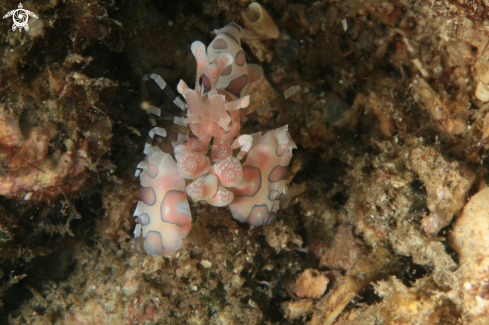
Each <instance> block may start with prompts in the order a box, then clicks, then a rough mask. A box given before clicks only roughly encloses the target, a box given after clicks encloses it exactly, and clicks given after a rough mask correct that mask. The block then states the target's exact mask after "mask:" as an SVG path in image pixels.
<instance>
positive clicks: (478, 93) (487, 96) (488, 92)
mask: <svg viewBox="0 0 489 325" xmlns="http://www.w3.org/2000/svg"><path fill="white" fill-rule="evenodd" d="M475 97H477V99H478V100H480V101H481V102H489V89H488V88H487V86H486V85H484V84H483V83H482V82H481V81H479V83H478V84H477V88H475Z"/></svg>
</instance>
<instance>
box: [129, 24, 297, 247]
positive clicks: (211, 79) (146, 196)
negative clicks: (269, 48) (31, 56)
mask: <svg viewBox="0 0 489 325" xmlns="http://www.w3.org/2000/svg"><path fill="white" fill-rule="evenodd" d="M214 32H215V34H216V37H215V38H214V40H213V41H212V42H211V43H210V45H209V47H208V48H207V49H206V47H205V45H204V44H203V43H201V42H199V41H195V42H193V43H192V45H191V51H192V53H193V55H194V56H195V59H196V61H197V74H196V82H195V89H191V88H189V87H188V86H187V84H186V83H185V82H184V81H183V80H180V82H179V83H178V85H177V90H178V92H179V93H180V94H181V95H182V96H183V98H184V99H185V101H184V100H182V99H181V98H180V97H179V96H177V95H176V94H175V93H174V92H173V91H172V90H171V89H170V88H169V87H167V84H166V82H165V81H164V80H163V78H161V77H160V76H159V75H156V74H149V75H146V76H144V77H143V80H149V79H153V80H154V81H155V82H156V83H157V84H158V86H159V87H160V88H161V89H162V90H163V91H164V92H165V93H166V95H167V96H168V97H169V98H170V99H171V100H172V101H173V102H174V103H175V104H176V105H177V106H178V107H180V108H181V109H182V110H183V111H184V112H186V115H187V117H185V118H180V117H173V120H174V123H176V124H179V125H182V126H188V127H189V128H190V130H191V131H192V133H193V135H192V136H190V137H188V136H186V135H184V134H179V133H176V132H173V131H171V130H166V129H163V128H160V127H154V128H153V129H152V130H151V131H150V132H149V136H148V141H147V143H146V145H145V149H144V153H145V154H146V157H145V159H144V160H143V161H142V162H141V163H139V165H138V166H137V170H136V176H139V177H140V182H141V188H140V193H139V201H138V204H137V206H136V211H135V212H134V216H135V217H137V224H136V229H135V231H134V235H135V238H136V243H137V246H138V247H139V244H140V242H141V241H142V244H143V247H144V249H145V250H146V252H148V253H149V254H151V255H158V256H163V255H171V254H173V253H174V252H176V251H177V250H178V249H179V248H180V246H181V244H182V238H184V237H185V236H186V235H187V234H188V232H189V231H190V225H191V219H192V218H191V215H190V208H189V204H188V201H187V195H188V196H190V197H191V198H192V199H194V200H196V201H201V200H202V201H205V202H207V203H209V204H211V205H214V206H218V207H223V206H229V207H230V210H231V213H232V215H233V217H234V218H235V219H237V220H239V221H241V222H247V223H249V224H251V225H253V226H259V225H262V224H264V223H268V222H270V221H271V220H272V219H273V218H274V217H275V214H276V213H277V211H278V209H279V198H280V196H281V195H282V194H284V193H285V175H286V172H287V168H288V165H289V162H290V159H291V158H292V149H295V148H296V145H295V143H294V141H293V140H292V138H291V137H290V134H289V132H288V130H287V126H284V127H281V128H278V129H276V130H272V131H269V132H266V133H265V134H263V135H262V134H261V133H256V134H252V135H248V134H242V135H239V134H238V133H239V130H240V128H241V123H242V122H243V121H244V120H245V119H246V117H244V114H245V109H246V108H247V107H248V105H249V104H250V100H251V99H250V95H248V85H249V84H251V83H253V82H255V81H257V80H259V79H260V78H262V76H263V70H262V69H261V67H259V66H258V65H254V64H247V63H246V60H245V53H244V51H243V49H242V47H241V39H242V38H250V37H253V35H252V32H250V31H248V30H245V29H242V28H241V27H240V26H239V25H237V24H236V23H230V24H228V25H226V26H225V27H223V28H221V29H218V30H214ZM299 90H300V87H299V86H293V87H291V88H289V89H287V90H286V91H285V92H284V93H283V94H281V95H280V96H279V97H278V98H276V99H274V100H273V101H272V102H270V103H269V104H266V105H265V106H263V107H261V108H259V109H258V110H256V111H254V112H246V114H247V116H248V118H252V117H257V116H259V115H262V114H264V113H266V112H267V111H269V110H270V109H272V108H274V107H276V106H277V105H279V104H280V103H281V102H282V101H284V100H285V99H287V98H288V97H290V96H292V95H293V94H294V93H296V92H297V91H299ZM146 108H147V112H148V114H150V120H151V123H152V125H153V126H155V125H156V122H155V118H154V116H153V115H156V116H164V115H165V114H168V113H165V112H163V111H161V110H160V109H159V108H157V107H154V106H151V105H148V107H146ZM155 136H160V137H166V138H168V139H170V140H171V141H172V142H171V145H169V144H163V145H154V144H153V140H154V138H155ZM209 146H211V151H210V157H209V155H208V151H209ZM234 149H239V152H238V153H237V155H236V156H233V150H234ZM172 154H173V156H172ZM246 155H247V159H246V161H245V163H244V164H243V165H242V164H241V160H242V159H243V158H244V157H245V156H246Z"/></svg>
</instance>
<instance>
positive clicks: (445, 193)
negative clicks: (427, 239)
mask: <svg viewBox="0 0 489 325" xmlns="http://www.w3.org/2000/svg"><path fill="white" fill-rule="evenodd" d="M409 161H410V165H411V169H412V170H413V171H414V172H415V173H416V174H418V177H419V178H420V180H421V181H422V182H423V183H424V185H425V187H426V192H427V194H428V197H427V200H426V201H427V204H428V209H429V210H430V215H429V216H428V217H425V219H424V220H423V228H424V230H425V232H426V233H428V234H436V233H438V231H439V230H440V229H441V228H443V227H445V226H446V225H448V224H449V223H450V221H451V220H452V218H453V216H454V215H455V214H456V213H457V212H459V211H460V210H461V209H462V207H463V206H464V204H465V199H466V198H467V192H468V191H469V189H470V187H471V186H472V183H473V182H474V179H475V175H474V173H473V172H471V171H470V170H469V169H468V168H467V167H466V166H465V165H463V164H462V163H460V162H451V163H450V162H448V161H446V160H445V159H444V158H443V157H442V156H441V154H440V153H439V152H438V151H437V150H435V149H434V148H430V147H420V148H415V149H412V150H411V155H410V158H409Z"/></svg>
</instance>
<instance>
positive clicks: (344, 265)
mask: <svg viewBox="0 0 489 325" xmlns="http://www.w3.org/2000/svg"><path fill="white" fill-rule="evenodd" d="M366 253H367V250H366V248H365V246H364V245H363V242H362V241H361V240H360V239H358V238H357V237H356V236H355V235H354V234H353V232H352V231H351V228H350V227H349V226H346V225H341V226H340V227H339V228H338V230H337V231H336V234H335V236H334V238H333V241H332V243H331V248H329V249H327V250H326V252H325V253H324V254H323V256H321V260H320V261H319V267H320V268H328V269H336V270H346V271H348V270H350V269H351V268H352V267H353V266H354V265H355V264H356V263H357V261H358V259H359V258H360V257H362V256H364V255H365V254H366Z"/></svg>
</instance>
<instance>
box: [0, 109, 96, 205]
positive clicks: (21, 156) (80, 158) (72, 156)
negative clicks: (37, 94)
mask: <svg viewBox="0 0 489 325" xmlns="http://www.w3.org/2000/svg"><path fill="white" fill-rule="evenodd" d="M4 117H5V115H4ZM2 121H3V122H5V121H10V122H8V123H6V124H7V126H8V127H9V128H10V129H9V130H6V131H5V133H6V134H10V136H8V137H5V138H3V142H2V144H4V145H5V146H10V145H11V144H12V143H15V142H17V144H18V147H16V148H10V149H9V150H4V151H3V152H1V153H0V156H1V158H2V161H3V162H4V167H6V170H2V173H1V174H0V195H5V196H9V197H13V196H16V195H18V194H22V195H25V196H24V199H25V200H29V199H32V198H33V195H35V196H37V197H38V198H44V197H47V196H49V197H55V196H57V195H59V194H60V193H61V192H62V191H63V189H62V188H63V186H64V185H66V186H65V190H70V191H73V190H77V189H78V188H80V186H81V185H82V184H83V182H84V180H85V177H82V178H77V176H78V175H80V174H81V173H82V172H83V171H84V170H85V166H84V162H85V159H86V157H87V154H86V152H85V150H76V149H75V144H74V143H73V141H71V140H70V141H67V142H66V143H65V144H66V147H67V148H68V151H67V152H65V153H63V154H62V153H61V151H59V150H58V151H56V152H54V153H53V154H52V155H48V151H49V142H50V141H51V140H53V139H54V138H56V136H57V135H58V130H57V128H56V126H55V125H54V124H52V123H50V122H45V123H44V124H43V125H41V126H37V127H34V128H31V129H28V130H27V131H25V138H24V139H23V141H19V131H20V129H19V126H18V122H12V119H11V118H10V117H6V118H4V119H3V120H2ZM20 136H22V133H20ZM13 139H15V141H13ZM20 139H21V140H22V138H20ZM19 143H20V145H19ZM72 178H73V180H72V181H71V179H72ZM68 179H70V182H67V180H68ZM25 192H28V193H27V194H25Z"/></svg>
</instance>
